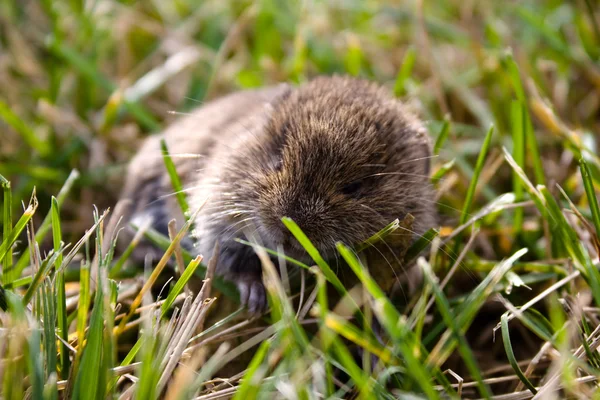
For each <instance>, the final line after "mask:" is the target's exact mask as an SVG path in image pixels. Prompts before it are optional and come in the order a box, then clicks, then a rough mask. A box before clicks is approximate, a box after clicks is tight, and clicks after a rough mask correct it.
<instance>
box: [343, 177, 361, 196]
mask: <svg viewBox="0 0 600 400" xmlns="http://www.w3.org/2000/svg"><path fill="white" fill-rule="evenodd" d="M361 187H362V183H361V182H360V181H354V182H351V183H349V184H347V185H346V186H344V187H343V188H342V193H344V194H345V195H347V196H357V195H358V192H359V191H360V188H361Z"/></svg>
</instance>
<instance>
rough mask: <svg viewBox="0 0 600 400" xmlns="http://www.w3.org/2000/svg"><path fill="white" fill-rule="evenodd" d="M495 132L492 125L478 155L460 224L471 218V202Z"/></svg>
mask: <svg viewBox="0 0 600 400" xmlns="http://www.w3.org/2000/svg"><path fill="white" fill-rule="evenodd" d="M493 133H494V127H493V126H492V127H490V129H489V130H488V132H487V135H486V136H485V139H484V141H483V145H482V146H481V152H480V153H479V157H477V163H476V164H475V170H474V173H473V178H472V179H471V182H470V183H469V189H468V190H467V195H466V197H465V202H464V204H463V209H462V213H461V215H460V225H462V224H464V223H465V222H467V219H468V218H469V211H470V210H471V204H472V203H473V198H474V196H475V189H476V188H477V182H478V180H479V175H481V171H482V170H483V165H484V164H485V159H486V157H487V152H488V150H489V148H490V144H491V143H492V134H493Z"/></svg>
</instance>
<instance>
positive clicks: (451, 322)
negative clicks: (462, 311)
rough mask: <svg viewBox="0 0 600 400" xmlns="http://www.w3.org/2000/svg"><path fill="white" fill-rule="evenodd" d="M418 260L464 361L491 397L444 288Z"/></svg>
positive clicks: (480, 388) (485, 396)
mask: <svg viewBox="0 0 600 400" xmlns="http://www.w3.org/2000/svg"><path fill="white" fill-rule="evenodd" d="M417 262H418V264H419V266H420V267H421V268H422V269H423V272H424V275H425V279H426V280H427V282H428V283H429V284H430V285H431V288H432V289H433V294H434V296H435V302H436V304H437V306H438V311H439V312H440V314H441V315H442V318H443V320H444V323H445V324H446V326H447V327H448V328H449V329H450V330H451V331H452V332H453V333H454V337H455V339H456V340H457V341H458V351H459V352H460V355H461V356H462V359H463V361H464V362H465V364H466V366H467V368H468V370H469V372H470V373H471V376H472V377H473V378H474V379H475V380H476V381H477V387H478V388H479V392H480V393H481V395H482V396H483V397H484V398H487V399H489V398H490V397H491V396H492V393H491V392H490V388H489V387H488V386H487V385H486V384H485V383H484V382H483V376H482V375H481V370H480V368H479V366H478V365H477V361H476V359H475V355H474V354H473V351H472V350H471V348H470V347H469V344H468V343H467V340H466V338H465V335H464V332H461V330H460V327H459V325H458V324H457V321H456V318H455V316H454V315H452V311H450V305H449V304H448V300H447V299H446V296H444V293H443V292H442V289H441V288H440V286H439V285H438V283H437V277H436V276H435V275H434V274H433V271H432V269H431V266H430V265H429V263H427V261H425V259H424V258H423V257H421V258H419V259H418V261H417Z"/></svg>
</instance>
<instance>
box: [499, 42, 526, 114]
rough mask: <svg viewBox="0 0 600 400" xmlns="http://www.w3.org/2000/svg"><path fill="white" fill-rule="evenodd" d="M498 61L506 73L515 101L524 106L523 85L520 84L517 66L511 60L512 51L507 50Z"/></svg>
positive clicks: (512, 59)
mask: <svg viewBox="0 0 600 400" xmlns="http://www.w3.org/2000/svg"><path fill="white" fill-rule="evenodd" d="M500 60H501V62H502V66H503V67H504V69H505V70H506V72H507V73H508V76H509V78H510V82H511V83H512V86H513V89H514V91H515V93H516V95H517V99H518V100H519V102H520V103H521V104H525V101H526V98H525V90H524V89H523V84H522V83H521V76H520V75H519V66H518V65H517V63H516V62H515V59H514V58H513V55H512V51H510V50H508V51H507V52H506V53H505V54H504V55H503V57H502V58H501V59H500Z"/></svg>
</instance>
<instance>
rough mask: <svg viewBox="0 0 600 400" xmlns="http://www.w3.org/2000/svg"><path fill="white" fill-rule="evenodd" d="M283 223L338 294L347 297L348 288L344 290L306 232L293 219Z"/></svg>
mask: <svg viewBox="0 0 600 400" xmlns="http://www.w3.org/2000/svg"><path fill="white" fill-rule="evenodd" d="M281 221H282V222H283V224H284V225H285V226H286V228H288V229H289V231H290V232H291V233H292V235H294V237H295V238H296V240H297V241H298V242H300V244H301V245H302V247H303V248H304V249H305V250H306V251H307V252H308V254H309V255H310V256H311V258H312V259H313V261H314V262H315V263H316V264H317V265H318V266H319V268H321V271H322V272H323V275H325V278H327V280H328V281H329V282H330V283H331V284H332V285H333V286H334V287H335V288H336V289H337V290H338V292H340V294H342V295H345V294H346V288H344V285H343V284H342V282H341V281H340V279H339V278H338V277H337V275H336V274H335V273H334V272H333V271H332V270H331V268H330V267H329V265H328V264H327V263H326V262H325V260H324V259H323V257H321V253H319V250H317V248H316V247H315V246H314V245H313V244H312V242H311V241H310V240H309V239H308V237H307V236H306V235H305V234H304V232H302V230H301V229H300V227H299V226H298V225H296V223H295V222H294V221H292V219H291V218H287V217H284V218H282V219H281Z"/></svg>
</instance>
